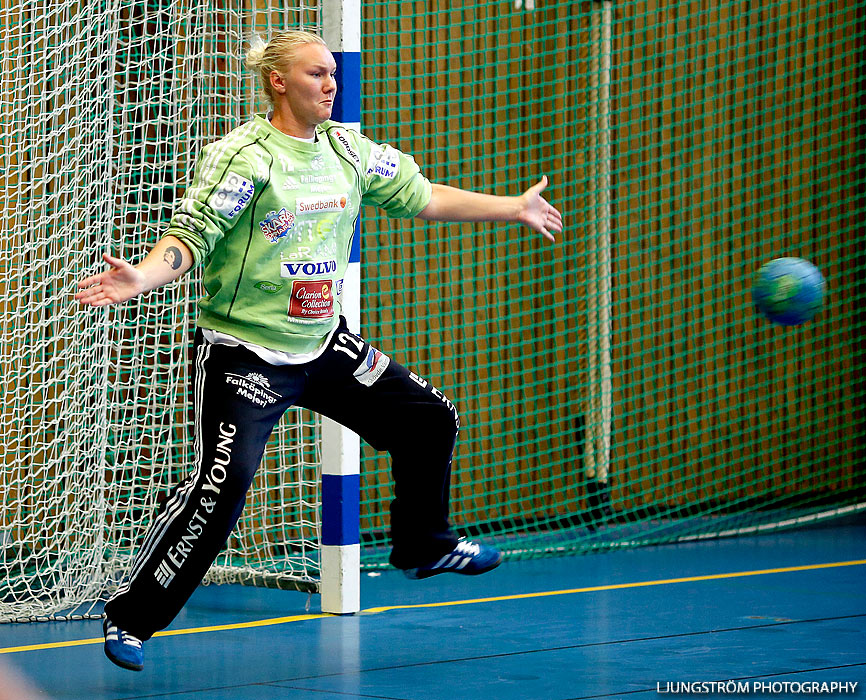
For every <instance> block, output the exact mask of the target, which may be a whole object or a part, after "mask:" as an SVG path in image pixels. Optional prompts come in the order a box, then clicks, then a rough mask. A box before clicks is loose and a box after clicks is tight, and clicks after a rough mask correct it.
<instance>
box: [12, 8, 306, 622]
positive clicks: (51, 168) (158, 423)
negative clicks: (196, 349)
mask: <svg viewBox="0 0 866 700" xmlns="http://www.w3.org/2000/svg"><path fill="white" fill-rule="evenodd" d="M269 3H270V0H269ZM269 3H265V2H255V0H253V4H252V5H251V4H250V1H249V0H247V1H246V2H241V3H229V4H227V5H226V6H227V7H232V8H233V9H230V10H229V9H215V8H214V4H213V3H210V2H204V1H198V0H182V1H179V2H172V3H165V2H156V0H150V1H148V0H144V1H139V0H107V1H103V2H99V3H79V2H72V1H67V2H62V3H56V2H48V1H47V0H43V1H35V0H30V1H25V2H22V3H6V4H4V6H3V7H2V8H0V37H2V38H0V41H2V51H3V71H2V73H0V103H2V108H0V119H2V133H3V147H2V149H0V158H2V167H0V185H2V187H3V189H4V191H5V193H6V206H5V207H4V209H3V213H2V217H3V221H2V224H0V227H2V232H3V233H2V235H0V246H2V250H0V272H2V274H0V333H2V342H0V368H2V371H3V378H4V386H5V391H4V392H3V393H2V396H0V402H2V419H0V420H2V424H0V425H2V435H3V440H2V442H0V466H2V478H0V496H2V502H3V510H2V514H0V621H10V620H33V619H57V618H59V617H65V616H68V617H78V616H81V615H89V614H91V613H92V612H93V611H94V606H95V605H96V603H97V602H98V601H100V600H104V599H105V598H106V597H107V595H109V594H110V593H111V591H112V590H113V588H114V587H116V585H117V583H118V582H119V580H120V579H121V578H122V576H123V574H124V572H125V571H126V569H127V568H128V566H129V564H130V562H131V557H132V555H133V554H134V551H135V546H136V544H137V542H138V541H139V540H140V538H141V536H142V534H143V532H144V530H145V529H146V527H147V525H148V523H149V521H150V519H151V518H152V517H153V515H154V513H155V509H156V507H157V505H158V502H159V501H160V499H161V498H163V497H164V496H165V495H166V493H167V491H168V490H169V489H170V487H171V486H172V485H173V484H175V483H177V481H178V480H180V479H182V478H183V476H184V475H185V474H186V473H187V471H188V468H189V465H190V464H191V461H192V455H191V452H190V444H191V441H190V439H189V438H190V418H191V416H190V403H189V398H188V393H187V392H188V386H189V381H188V380H189V377H188V372H189V369H188V348H189V346H190V344H191V339H192V332H193V327H194V317H195V310H194V305H193V301H192V300H194V299H195V297H196V293H197V284H198V282H197V279H196V278H195V276H194V275H193V276H189V277H187V278H185V279H182V280H180V281H178V282H177V283H174V284H172V285H170V286H168V287H166V288H163V289H162V290H160V291H158V292H154V293H151V294H149V295H147V296H145V297H143V298H140V299H138V300H136V301H134V302H130V303H128V304H126V305H123V306H122V307H119V308H116V309H103V310H99V311H94V310H90V309H82V308H80V307H79V306H77V304H76V303H75V302H74V300H73V299H72V295H73V294H74V292H75V283H76V281H77V280H78V279H80V278H82V277H83V276H85V275H86V274H92V273H94V272H96V271H97V270H99V269H102V267H103V263H102V261H101V260H100V254H101V253H102V252H103V251H111V252H112V253H113V254H115V255H119V256H121V257H124V258H126V259H129V260H137V259H139V258H140V257H141V256H142V255H144V254H145V252H146V251H147V250H148V249H149V248H150V247H151V246H152V245H153V244H154V243H155V241H156V240H157V239H158V238H159V236H160V234H161V232H162V230H163V229H164V227H165V225H166V223H167V222H168V220H169V218H170V216H171V212H172V206H173V203H174V201H175V199H176V198H177V197H178V195H179V194H180V193H181V192H182V190H183V189H184V186H185V183H186V182H187V174H188V172H189V170H190V168H191V166H192V164H193V162H194V158H195V155H196V154H197V153H198V151H199V150H200V148H201V147H202V146H203V145H204V144H205V143H207V142H209V141H212V140H214V139H215V138H218V137H220V136H222V135H223V134H225V133H226V132H227V131H228V130H230V129H231V128H233V127H234V126H236V125H238V124H239V123H241V122H243V121H244V120H245V119H247V118H248V117H249V115H250V114H251V112H253V111H254V110H255V107H256V105H255V104H254V103H253V99H254V97H253V96H254V86H253V84H252V80H251V78H248V77H247V76H246V73H245V71H244V68H243V61H242V55H243V46H244V41H245V39H246V38H248V36H249V34H250V32H251V31H252V30H256V31H258V32H259V33H262V34H268V33H270V32H271V31H274V30H276V29H282V28H290V27H303V28H307V29H313V30H319V25H318V23H319V12H318V10H317V9H316V5H315V3H313V4H311V5H304V4H302V0H292V1H290V2H286V3H277V2H272V3H270V4H273V6H274V7H278V8H279V9H272V8H271V7H270V6H269ZM318 432H319V427H318V424H317V420H316V419H315V418H314V417H313V416H311V415H310V414H307V413H305V412H301V411H291V412H290V413H289V414H287V416H286V418H285V419H284V421H283V422H282V423H281V425H280V426H279V428H278V429H277V431H276V432H275V435H274V438H273V439H272V441H271V443H270V445H269V447H268V450H267V452H266V457H265V460H264V463H263V465H262V468H261V470H260V472H259V474H258V476H257V479H256V483H255V485H254V487H253V490H252V492H251V493H250V496H249V498H248V507H247V509H246V511H245V513H244V516H243V518H242V521H241V522H240V523H239V525H238V527H237V529H236V530H235V532H234V533H233V534H232V537H231V538H230V540H229V543H228V547H227V548H226V550H224V552H223V553H222V554H221V555H220V557H219V559H218V561H217V564H216V565H215V566H214V568H213V569H212V570H211V572H210V574H209V576H208V580H209V581H214V582H228V581H238V582H255V583H260V584H265V585H278V586H286V587H299V588H302V589H305V590H310V589H313V588H315V586H316V579H317V576H318V572H317V567H318V563H317V561H318V553H317V531H318V505H319V496H318V486H317V484H318V464H319V454H320V448H319V436H318Z"/></svg>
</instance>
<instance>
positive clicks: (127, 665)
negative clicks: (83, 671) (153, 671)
mask: <svg viewBox="0 0 866 700" xmlns="http://www.w3.org/2000/svg"><path fill="white" fill-rule="evenodd" d="M105 657H106V658H107V659H108V660H109V661H110V662H111V663H113V664H114V665H115V666H120V668H125V669H126V670H127V671H141V670H142V669H144V664H131V663H129V662H128V661H123V660H122V659H115V658H114V657H113V656H112V655H111V654H109V653H108V652H107V651H106V652H105Z"/></svg>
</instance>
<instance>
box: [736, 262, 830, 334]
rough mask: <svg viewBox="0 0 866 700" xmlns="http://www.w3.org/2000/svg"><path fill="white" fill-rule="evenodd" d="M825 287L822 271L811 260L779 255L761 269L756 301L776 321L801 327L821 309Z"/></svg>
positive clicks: (763, 312) (763, 314)
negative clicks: (779, 256) (780, 256)
mask: <svg viewBox="0 0 866 700" xmlns="http://www.w3.org/2000/svg"><path fill="white" fill-rule="evenodd" d="M825 286H826V283H825V282H824V276H823V275H822V274H821V271H820V270H819V269H818V268H817V267H815V266H814V265H813V264H812V263H810V262H809V261H808V260H803V259H802V258H776V259H775V260H771V261H770V262H768V263H767V264H766V265H764V266H763V267H762V268H761V269H760V270H758V274H757V276H756V278H755V283H754V285H753V286H752V301H753V302H754V303H755V306H756V307H757V309H758V312H759V313H760V314H761V315H762V316H764V317H765V318H766V319H768V320H770V321H772V322H773V323H778V324H780V325H783V326H799V325H800V324H801V323H805V322H806V321H808V320H810V319H811V318H812V317H813V316H815V314H817V313H818V312H819V311H820V310H821V307H822V306H823V304H824V287H825Z"/></svg>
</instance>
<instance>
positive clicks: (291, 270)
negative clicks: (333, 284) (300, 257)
mask: <svg viewBox="0 0 866 700" xmlns="http://www.w3.org/2000/svg"><path fill="white" fill-rule="evenodd" d="M336 271H337V261H336V260H319V261H314V260H310V261H305V262H290V261H283V262H281V263H280V277H313V276H315V275H329V274H331V273H333V272H336Z"/></svg>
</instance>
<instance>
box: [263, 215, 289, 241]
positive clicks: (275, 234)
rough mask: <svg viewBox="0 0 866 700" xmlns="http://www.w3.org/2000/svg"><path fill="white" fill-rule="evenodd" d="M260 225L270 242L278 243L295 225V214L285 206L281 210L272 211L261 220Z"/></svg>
mask: <svg viewBox="0 0 866 700" xmlns="http://www.w3.org/2000/svg"><path fill="white" fill-rule="evenodd" d="M259 227H260V228H261V229H262V234H264V237H265V238H266V239H267V240H268V242H269V243H276V242H277V241H278V240H279V239H281V238H282V237H283V236H285V235H286V234H287V233H288V232H289V231H291V230H292V229H293V228H294V227H295V215H294V213H293V212H290V211H286V208H285V207H283V208H282V209H280V211H279V212H275V211H270V212H268V215H267V216H266V217H265V218H264V220H263V221H259Z"/></svg>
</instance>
